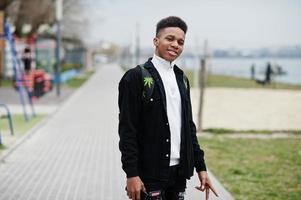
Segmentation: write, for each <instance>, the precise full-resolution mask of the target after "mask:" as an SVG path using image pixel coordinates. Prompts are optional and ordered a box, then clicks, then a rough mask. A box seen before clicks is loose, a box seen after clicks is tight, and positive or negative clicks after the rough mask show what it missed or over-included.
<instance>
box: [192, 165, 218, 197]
mask: <svg viewBox="0 0 301 200" xmlns="http://www.w3.org/2000/svg"><path fill="white" fill-rule="evenodd" d="M198 176H199V179H200V182H201V186H200V187H199V186H196V187H195V188H196V189H198V190H200V191H202V192H204V191H205V190H206V193H205V199H206V200H208V199H209V190H211V191H212V192H213V193H214V194H215V196H217V197H218V194H217V192H216V191H215V189H214V188H213V186H212V183H211V181H210V179H209V176H208V174H207V172H206V171H201V172H198Z"/></svg>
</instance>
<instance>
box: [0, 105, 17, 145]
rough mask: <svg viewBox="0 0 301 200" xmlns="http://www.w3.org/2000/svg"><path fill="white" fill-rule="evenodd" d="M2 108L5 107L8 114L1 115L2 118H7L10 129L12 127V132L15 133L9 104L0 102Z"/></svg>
mask: <svg viewBox="0 0 301 200" xmlns="http://www.w3.org/2000/svg"><path fill="white" fill-rule="evenodd" d="M0 108H4V109H5V111H6V115H0V119H3V118H7V120H8V125H9V129H10V134H11V135H14V127H13V120H12V116H11V113H10V111H9V108H8V107H7V105H5V104H3V103H0ZM0 128H1V127H0ZM0 145H2V136H1V129H0Z"/></svg>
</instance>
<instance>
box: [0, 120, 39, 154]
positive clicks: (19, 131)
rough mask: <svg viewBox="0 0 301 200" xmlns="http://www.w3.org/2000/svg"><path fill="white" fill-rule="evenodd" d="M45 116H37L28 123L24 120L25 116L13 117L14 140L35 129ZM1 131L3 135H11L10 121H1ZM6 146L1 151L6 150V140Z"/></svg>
mask: <svg viewBox="0 0 301 200" xmlns="http://www.w3.org/2000/svg"><path fill="white" fill-rule="evenodd" d="M44 117H45V115H37V116H36V117H34V118H32V119H31V120H30V121H29V122H26V121H25V120H24V118H23V115H13V116H12V120H13V127H14V136H10V137H14V139H17V138H19V137H20V136H22V135H24V133H26V132H27V131H28V130H30V129H31V128H32V127H34V126H35V125H36V124H37V123H38V122H40V121H41V120H42V119H43V118H44ZM0 129H1V134H2V135H9V134H10V130H9V125H8V120H7V119H3V118H1V120H0ZM2 142H3V143H4V145H3V146H2V147H1V146H0V150H1V149H4V148H6V146H5V140H4V141H2Z"/></svg>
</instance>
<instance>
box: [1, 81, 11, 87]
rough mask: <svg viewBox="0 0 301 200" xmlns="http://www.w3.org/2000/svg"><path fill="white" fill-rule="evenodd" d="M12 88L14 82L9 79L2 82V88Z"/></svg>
mask: <svg viewBox="0 0 301 200" xmlns="http://www.w3.org/2000/svg"><path fill="white" fill-rule="evenodd" d="M12 86H13V83H12V80H9V79H1V80H0V87H12Z"/></svg>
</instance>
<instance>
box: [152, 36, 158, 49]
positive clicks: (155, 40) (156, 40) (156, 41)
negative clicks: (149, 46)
mask: <svg viewBox="0 0 301 200" xmlns="http://www.w3.org/2000/svg"><path fill="white" fill-rule="evenodd" d="M153 43H154V45H155V47H157V46H158V44H159V38H157V37H155V38H154V39H153Z"/></svg>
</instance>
